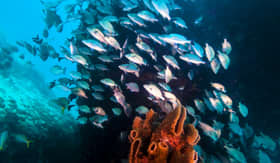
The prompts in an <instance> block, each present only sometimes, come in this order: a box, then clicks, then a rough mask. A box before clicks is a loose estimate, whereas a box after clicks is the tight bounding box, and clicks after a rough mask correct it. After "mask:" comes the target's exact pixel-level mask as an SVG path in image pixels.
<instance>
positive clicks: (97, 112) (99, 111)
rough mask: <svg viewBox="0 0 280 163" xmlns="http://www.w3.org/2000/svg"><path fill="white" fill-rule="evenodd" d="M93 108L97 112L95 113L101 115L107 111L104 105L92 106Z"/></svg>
mask: <svg viewBox="0 0 280 163" xmlns="http://www.w3.org/2000/svg"><path fill="white" fill-rule="evenodd" d="M92 110H93V111H94V112H95V114H97V115H100V116H105V115H106V112H105V111H104V109H103V108H102V107H99V106H98V107H94V108H92Z"/></svg>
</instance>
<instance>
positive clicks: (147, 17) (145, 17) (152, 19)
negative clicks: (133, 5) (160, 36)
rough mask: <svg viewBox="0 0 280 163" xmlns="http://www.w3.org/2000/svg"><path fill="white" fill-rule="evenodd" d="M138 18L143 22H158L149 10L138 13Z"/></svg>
mask: <svg viewBox="0 0 280 163" xmlns="http://www.w3.org/2000/svg"><path fill="white" fill-rule="evenodd" d="M137 16H138V17H140V18H141V19H143V20H146V21H150V22H157V21H158V19H157V18H156V17H155V15H154V14H153V13H151V12H150V11H147V10H142V11H140V12H138V13H137Z"/></svg>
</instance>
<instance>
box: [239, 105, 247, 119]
mask: <svg viewBox="0 0 280 163" xmlns="http://www.w3.org/2000/svg"><path fill="white" fill-rule="evenodd" d="M238 108H239V112H240V114H241V115H242V117H244V118H246V117H247V115H248V108H247V106H246V105H244V104H242V103H241V102H239V104H238Z"/></svg>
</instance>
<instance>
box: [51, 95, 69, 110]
mask: <svg viewBox="0 0 280 163" xmlns="http://www.w3.org/2000/svg"><path fill="white" fill-rule="evenodd" d="M51 101H52V102H53V103H55V104H56V105H57V106H59V107H60V108H61V112H62V114H64V111H65V109H67V108H68V106H69V102H70V101H69V100H68V99H67V98H65V97H59V98H57V99H54V100H51Z"/></svg>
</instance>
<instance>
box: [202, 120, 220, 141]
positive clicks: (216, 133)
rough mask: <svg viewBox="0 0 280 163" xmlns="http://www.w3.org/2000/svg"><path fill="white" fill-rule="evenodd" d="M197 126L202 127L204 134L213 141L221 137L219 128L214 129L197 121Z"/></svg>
mask: <svg viewBox="0 0 280 163" xmlns="http://www.w3.org/2000/svg"><path fill="white" fill-rule="evenodd" d="M198 124H199V127H200V128H201V129H202V131H203V132H204V134H205V135H206V136H208V137H210V138H211V139H212V140H213V141H214V142H216V141H217V140H218V139H219V138H220V137H221V130H215V129H214V128H213V127H211V126H209V125H208V124H206V123H203V122H200V121H199V122H198Z"/></svg>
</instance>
